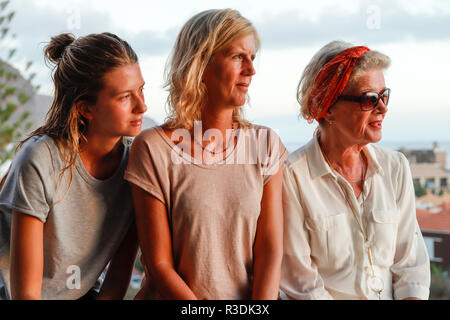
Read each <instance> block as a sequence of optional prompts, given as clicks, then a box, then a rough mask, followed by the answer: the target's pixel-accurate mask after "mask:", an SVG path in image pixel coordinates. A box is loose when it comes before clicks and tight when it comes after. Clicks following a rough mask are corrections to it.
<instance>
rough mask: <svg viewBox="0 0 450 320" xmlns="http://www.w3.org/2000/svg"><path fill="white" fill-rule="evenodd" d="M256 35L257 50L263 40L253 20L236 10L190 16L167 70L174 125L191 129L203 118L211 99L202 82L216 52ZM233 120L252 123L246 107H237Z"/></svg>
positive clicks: (180, 34) (170, 121)
mask: <svg viewBox="0 0 450 320" xmlns="http://www.w3.org/2000/svg"><path fill="white" fill-rule="evenodd" d="M250 34H252V35H253V36H254V38H255V42H256V49H257V50H258V49H259V47H260V39H259V36H258V33H257V32H256V29H255V28H254V27H253V25H252V23H251V22H250V21H249V20H247V19H246V18H244V17H243V16H241V14H240V13H239V12H238V11H236V10H232V9H221V10H217V9H212V10H206V11H203V12H200V13H198V14H196V15H194V16H193V17H192V18H190V19H189V20H188V21H187V22H186V23H185V25H184V26H183V28H182V29H181V31H180V33H179V34H178V37H177V40H176V42H175V45H174V48H173V51H172V54H171V56H170V59H169V60H168V63H167V65H166V69H165V85H164V87H165V88H167V89H168V91H169V95H168V97H167V106H168V116H167V119H166V120H168V121H169V125H170V127H171V128H185V129H188V130H189V129H191V128H192V127H193V125H194V121H196V120H201V113H202V110H203V109H204V107H205V102H206V98H207V92H206V87H205V85H204V84H203V83H202V76H203V72H204V71H205V68H206V66H207V65H208V63H209V61H210V59H211V57H212V56H213V55H214V53H216V52H218V51H220V50H222V49H225V48H226V47H227V46H229V45H230V44H231V43H232V42H233V41H235V40H237V39H239V38H242V37H244V36H247V35H250ZM233 121H236V122H238V123H239V125H240V126H243V127H245V126H248V124H249V123H248V121H246V120H245V119H244V116H243V109H242V108H241V107H236V108H235V109H234V111H233Z"/></svg>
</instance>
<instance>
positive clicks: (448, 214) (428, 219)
mask: <svg viewBox="0 0 450 320" xmlns="http://www.w3.org/2000/svg"><path fill="white" fill-rule="evenodd" d="M416 216H417V221H418V222H419V226H420V229H421V230H438V231H449V232H450V210H446V209H444V210H442V211H441V212H439V213H432V212H430V211H429V210H421V209H417V210H416Z"/></svg>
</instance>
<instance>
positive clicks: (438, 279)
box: [430, 263, 450, 300]
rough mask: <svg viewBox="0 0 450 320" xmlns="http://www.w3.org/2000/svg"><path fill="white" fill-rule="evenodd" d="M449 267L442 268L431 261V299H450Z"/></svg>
mask: <svg viewBox="0 0 450 320" xmlns="http://www.w3.org/2000/svg"><path fill="white" fill-rule="evenodd" d="M449 273H450V268H442V267H439V266H437V265H435V264H434V263H431V285H430V299H431V300H449V299H450V278H449Z"/></svg>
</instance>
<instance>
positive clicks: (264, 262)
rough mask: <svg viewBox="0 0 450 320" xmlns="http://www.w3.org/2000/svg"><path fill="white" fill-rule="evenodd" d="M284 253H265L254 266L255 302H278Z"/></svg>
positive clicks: (256, 258) (253, 297)
mask: <svg viewBox="0 0 450 320" xmlns="http://www.w3.org/2000/svg"><path fill="white" fill-rule="evenodd" d="M282 257H283V255H282V252H278V251H272V252H267V251H265V252H264V253H262V254H261V255H260V256H256V257H255V259H254V264H253V290H252V299H253V300H276V299H277V298H278V290H279V287H280V277H281V260H282Z"/></svg>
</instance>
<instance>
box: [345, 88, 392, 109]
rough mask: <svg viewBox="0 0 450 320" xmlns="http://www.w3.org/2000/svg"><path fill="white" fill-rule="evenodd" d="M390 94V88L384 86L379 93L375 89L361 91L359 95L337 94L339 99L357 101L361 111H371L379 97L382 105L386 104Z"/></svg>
mask: <svg viewBox="0 0 450 320" xmlns="http://www.w3.org/2000/svg"><path fill="white" fill-rule="evenodd" d="M390 94H391V89H389V88H386V89H383V90H382V91H381V92H380V93H378V92H376V91H367V92H364V93H362V94H361V95H360V96H348V95H341V96H339V99H341V100H346V101H355V102H359V104H360V106H361V110H362V111H371V110H373V109H375V108H376V107H377V105H378V101H379V100H380V99H382V100H383V103H384V105H385V106H387V105H388V102H389V95H390Z"/></svg>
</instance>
